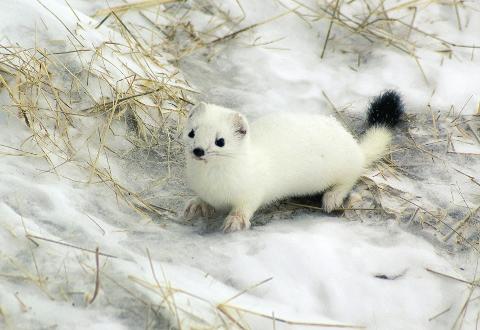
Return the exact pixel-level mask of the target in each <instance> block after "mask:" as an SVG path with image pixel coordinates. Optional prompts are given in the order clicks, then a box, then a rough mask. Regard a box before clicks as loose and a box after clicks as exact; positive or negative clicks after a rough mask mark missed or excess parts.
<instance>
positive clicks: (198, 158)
mask: <svg viewBox="0 0 480 330" xmlns="http://www.w3.org/2000/svg"><path fill="white" fill-rule="evenodd" d="M192 158H193V159H194V160H198V161H203V162H205V163H206V162H207V159H206V158H205V156H201V157H199V156H195V155H192Z"/></svg>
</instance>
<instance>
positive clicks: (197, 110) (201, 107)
mask: <svg viewBox="0 0 480 330" xmlns="http://www.w3.org/2000/svg"><path fill="white" fill-rule="evenodd" d="M206 108H207V104H206V103H205V102H200V103H197V104H196V105H195V106H194V107H193V108H192V109H190V112H189V114H188V118H192V117H193V116H194V115H195V114H199V113H202V112H204V111H205V109H206Z"/></svg>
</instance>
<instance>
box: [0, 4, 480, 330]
mask: <svg viewBox="0 0 480 330" xmlns="http://www.w3.org/2000/svg"><path fill="white" fill-rule="evenodd" d="M277 2H278V3H279V4H280V5H282V6H283V7H285V10H284V12H282V13H280V14H279V15H276V16H273V17H271V18H270V19H267V20H264V21H261V22H257V23H255V24H252V25H248V26H244V25H242V22H243V19H244V18H245V17H244V13H245V12H244V10H243V8H242V5H241V0H239V1H238V5H239V8H240V9H241V12H242V15H240V16H236V17H233V16H231V15H230V13H227V12H225V11H224V10H223V9H222V7H221V6H218V5H217V4H215V3H214V2H212V1H199V2H193V3H188V4H185V3H177V2H176V1H173V0H160V1H158V0H156V1H151V0H148V1H139V2H136V3H132V4H125V5H121V6H118V7H112V8H104V9H101V10H98V11H97V12H96V13H95V16H96V17H97V18H98V19H99V22H98V24H96V26H95V27H94V30H95V29H103V28H106V27H107V26H108V28H110V29H112V30H113V31H115V33H116V36H115V39H114V40H104V41H103V42H102V43H101V44H99V45H97V46H86V45H85V44H84V43H83V42H82V40H81V38H80V36H78V35H77V32H78V31H71V30H69V34H70V35H71V38H68V42H67V44H66V45H65V47H64V49H63V50H58V51H52V50H48V49H44V48H41V47H33V48H24V47H22V46H21V45H17V44H3V45H0V48H1V53H0V88H1V89H4V90H6V93H8V96H9V98H10V106H6V107H4V110H5V111H7V112H9V113H11V114H13V115H15V116H17V117H18V118H20V119H21V120H22V121H23V122H24V124H25V126H26V127H28V129H29V130H30V132H31V136H30V137H29V138H28V140H27V141H25V142H24V143H23V144H22V145H20V146H0V154H2V155H8V156H19V157H36V158H42V159H44V160H45V162H46V163H47V164H48V170H47V171H49V172H52V173H55V174H57V175H58V176H60V177H65V173H64V171H63V170H62V169H63V168H65V167H68V166H74V167H78V168H80V169H82V171H83V173H85V175H84V177H80V178H78V177H75V178H73V177H65V178H66V179H69V180H73V181H76V182H80V183H84V184H105V185H107V186H108V187H109V188H110V189H111V191H112V192H113V193H114V194H115V195H116V197H117V199H118V200H121V201H123V202H124V203H126V204H127V205H128V206H130V207H131V208H133V209H135V210H136V211H138V212H139V213H141V214H142V215H148V214H150V213H155V214H159V215H161V216H164V217H166V216H169V215H170V214H173V213H175V212H174V210H170V209H168V207H165V206H159V205H154V204H152V203H151V202H150V201H149V200H147V199H145V198H144V197H143V196H144V192H143V191H142V192H136V191H132V190H131V189H129V188H128V185H127V184H126V183H125V182H122V181H121V180H120V179H119V178H118V177H116V174H115V173H114V172H113V170H112V169H111V168H110V165H109V159H110V158H112V157H118V158H122V157H124V156H125V154H127V153H128V152H129V150H130V149H133V148H141V149H149V148H155V147H160V148H163V149H165V150H167V151H168V154H169V156H168V158H169V159H170V158H175V157H174V155H173V154H172V151H171V147H170V146H171V145H172V144H176V143H177V141H176V137H177V136H178V135H179V129H180V126H181V125H180V123H181V119H182V117H183V116H184V115H185V114H186V113H187V112H188V108H189V106H190V105H191V104H192V103H193V102H194V101H193V100H194V91H193V90H192V89H191V88H190V87H189V86H188V84H187V82H185V81H184V80H183V78H182V76H181V74H180V73H179V72H178V71H176V70H175V67H174V66H172V65H170V64H169V63H168V62H167V61H166V59H165V58H164V56H163V55H162V52H163V51H166V52H168V53H170V54H171V55H172V58H170V62H173V63H175V62H176V61H179V60H181V59H182V58H184V57H186V56H189V55H190V54H192V53H194V52H196V51H198V50H207V52H208V54H209V56H214V55H215V54H216V53H217V52H219V51H221V49H222V45H223V44H226V43H228V42H232V40H234V39H235V38H240V37H241V36H242V34H243V33H248V32H249V31H252V30H253V29H255V28H258V27H260V26H261V25H264V24H269V23H270V22H272V21H274V20H276V19H280V18H281V17H283V16H285V15H297V16H299V17H300V18H301V19H302V20H304V21H305V22H306V23H307V24H312V23H313V22H315V21H317V20H324V21H325V22H328V23H327V24H326V26H327V27H328V28H327V30H326V31H325V38H324V40H323V42H322V43H321V44H320V43H319V49H321V54H322V57H324V56H325V55H328V53H329V52H334V51H335V46H336V45H339V44H341V45H343V43H344V40H343V39H342V38H344V37H341V36H342V35H343V36H345V35H348V38H356V39H359V40H362V41H366V42H367V43H368V44H370V45H372V46H376V45H388V46H390V47H394V48H396V49H398V50H399V51H400V52H403V53H405V54H407V56H409V57H411V58H412V60H413V61H415V63H416V64H417V66H418V69H419V71H420V72H421V74H422V76H423V77H424V80H425V83H427V84H428V82H429V79H428V77H427V76H426V74H425V72H424V70H423V69H422V65H421V61H420V59H419V57H418V56H417V55H416V52H417V50H418V49H419V48H426V47H429V48H430V49H435V50H436V51H438V52H439V53H441V54H443V56H445V57H448V56H452V54H454V53H455V51H456V50H457V49H465V48H469V49H471V50H472V53H473V51H474V50H475V49H476V48H478V47H477V46H475V45H466V44H456V43H454V42H451V41H448V40H445V39H443V38H441V37H439V36H436V35H432V34H430V33H428V32H426V31H423V30H421V29H420V28H418V27H417V26H416V23H417V21H416V18H417V17H418V15H419V13H421V12H423V11H428V10H429V6H434V5H442V6H451V8H452V10H453V11H452V13H455V15H456V17H457V20H458V27H459V29H460V30H461V29H462V24H464V22H462V20H461V16H460V15H459V7H463V6H467V5H468V4H462V3H461V2H458V1H443V2H442V1H431V0H429V1H426V0H404V1H400V2H399V3H398V4H397V5H396V6H394V7H390V8H386V7H385V5H384V2H383V1H377V2H375V5H374V6H372V5H371V4H370V2H369V1H364V2H363V3H364V7H365V10H364V13H363V14H362V15H361V16H358V15H353V14H349V13H347V11H345V10H344V6H345V1H338V0H333V1H320V2H319V3H318V5H316V6H315V7H312V6H309V5H307V4H306V3H305V2H303V1H300V0H290V1H286V0H285V1H284V0H277ZM160 3H161V4H163V5H162V6H159V4H160ZM146 10H148V12H147V11H146ZM132 12H135V13H136V14H137V15H138V17H140V18H142V22H143V23H142V24H140V23H138V22H136V23H132V22H130V21H128V20H125V19H124V15H126V14H131V13H132ZM192 12H202V13H204V14H208V15H210V16H211V24H209V25H208V28H207V29H205V30H201V31H197V30H195V27H194V26H193V25H192V24H191V23H190V22H189V21H188V16H189V14H190V13H192ZM392 17H395V18H392ZM51 19H52V20H60V21H61V18H60V17H58V16H56V15H53V14H52V17H51ZM166 22H167V23H166ZM67 29H68V28H67ZM337 29H338V30H341V31H342V33H341V34H339V35H340V36H339V35H338V34H335V33H334V32H335V31H336V30H337ZM332 36H333V37H332ZM336 38H337V39H336ZM427 45H428V46H427ZM352 51H355V50H352ZM324 95H325V97H326V98H327V100H328V101H329V102H330V104H331V105H332V108H334V109H335V111H336V112H337V114H338V115H340V116H341V118H342V120H343V121H348V119H346V118H345V116H344V111H339V110H338V109H337V108H336V107H335V106H334V105H333V103H331V101H330V100H329V99H328V97H327V96H326V94H324ZM479 109H480V105H479ZM429 111H431V112H430V114H431V125H432V136H435V139H436V140H440V142H441V143H445V145H446V148H445V149H444V151H443V154H442V153H440V152H439V151H438V149H437V150H436V151H431V150H429V149H428V146H429V145H428V143H432V142H431V141H430V142H421V143H420V142H418V141H416V140H415V138H414V137H413V135H411V138H410V140H409V142H408V144H407V145H405V146H403V147H399V148H398V149H396V150H393V154H395V153H396V152H401V151H402V150H404V149H405V148H406V149H409V150H414V151H415V152H417V153H419V154H422V155H424V156H425V157H432V158H434V159H438V160H440V161H444V160H445V159H444V158H446V157H447V156H451V155H452V154H455V153H456V151H455V150H453V149H452V148H451V146H452V145H453V144H452V136H453V137H458V136H460V135H462V136H464V137H465V138H466V139H468V140H469V141H477V142H476V143H478V144H480V140H479V138H478V136H477V135H476V134H477V133H476V132H475V130H474V129H473V128H472V126H471V121H474V119H468V118H467V119H466V118H464V117H463V116H461V113H462V111H463V110H462V109H459V110H458V111H457V113H456V114H455V115H453V116H450V117H449V118H450V119H449V120H450V124H449V125H448V126H447V128H446V129H445V128H444V129H443V130H442V129H441V128H439V126H438V123H439V120H440V121H442V120H443V121H442V122H445V120H446V119H445V118H439V115H437V114H435V113H434V112H433V111H432V109H429ZM79 132H80V133H79ZM119 140H120V142H119ZM125 141H127V142H128V145H129V147H127V148H126V147H125V145H124V142H125ZM475 156H478V155H475ZM166 166H169V165H166ZM453 170H457V171H458V172H459V173H462V174H461V175H464V176H467V177H468V178H469V179H470V180H471V182H472V185H480V184H479V183H478V181H477V178H476V177H475V176H474V175H472V174H473V173H472V174H467V173H464V172H463V171H462V170H460V169H455V168H454V169H453ZM404 171H405V170H404V169H402V168H401V166H398V164H395V162H394V161H393V160H392V159H390V160H389V159H387V160H386V161H385V163H383V164H380V165H379V166H378V173H379V175H380V176H383V175H385V176H389V175H391V176H397V177H401V176H402V175H404ZM364 182H365V184H366V185H367V186H368V187H369V189H370V190H371V191H372V195H373V199H374V201H375V205H374V207H363V206H359V207H355V206H352V207H346V208H345V209H344V210H343V211H345V212H351V213H352V214H354V215H355V216H358V215H359V213H362V212H379V211H381V212H384V213H386V214H392V215H394V216H400V215H401V213H402V212H410V213H409V223H410V222H412V221H414V222H418V223H420V224H421V225H422V226H424V225H425V226H429V227H432V228H434V229H435V230H436V231H438V232H439V233H441V235H442V237H443V240H445V241H451V240H453V239H455V240H456V242H457V243H459V244H461V245H465V246H467V247H471V248H473V249H475V250H478V244H479V243H478V242H474V241H472V240H471V239H469V238H468V237H467V236H468V235H469V233H470V232H469V230H470V231H471V227H469V226H468V224H469V223H473V218H475V217H477V218H478V209H479V208H478V206H476V207H469V211H468V212H467V213H466V214H465V215H464V217H463V219H461V220H460V221H459V222H455V219H450V218H448V217H447V216H446V215H445V214H444V213H442V211H444V210H432V209H431V208H430V205H422V204H421V202H420V201H418V200H416V199H415V198H414V197H412V196H407V195H408V194H406V193H405V192H404V191H401V190H398V189H396V188H394V187H390V186H386V185H382V184H378V183H376V181H375V180H372V179H371V178H365V180H364ZM385 196H393V198H395V199H397V201H399V202H400V204H401V205H402V206H405V207H404V208H403V209H400V210H399V209H397V210H391V209H389V208H387V207H384V205H383V202H382V201H383V199H384V198H385ZM290 205H293V206H295V207H302V208H303V207H307V208H318V207H315V206H311V205H304V204H299V203H290ZM467 206H468V205H467ZM26 235H27V237H28V238H30V239H32V241H33V242H34V243H35V242H36V241H35V240H39V241H47V242H49V243H54V244H61V245H63V246H65V247H67V248H73V249H81V250H84V251H86V252H88V253H89V254H95V256H96V268H91V267H89V266H87V265H84V267H85V269H86V270H87V271H88V272H90V273H92V274H96V276H95V278H96V281H95V291H94V294H93V297H91V298H90V301H91V302H93V300H95V298H96V296H97V293H98V291H99V290H100V289H99V286H100V284H99V283H100V279H101V278H102V277H105V278H106V279H108V280H109V281H110V282H112V283H114V284H115V285H116V286H118V287H120V288H122V290H124V291H126V292H127V293H128V294H129V295H130V296H132V297H134V299H136V300H138V301H140V302H141V303H142V304H143V305H144V306H145V308H147V309H148V310H149V311H150V312H151V313H153V314H154V315H157V314H158V313H159V311H163V312H165V313H166V314H167V315H169V316H170V319H171V320H173V321H172V323H173V325H174V326H176V327H177V328H179V329H181V328H183V327H184V325H183V323H184V319H188V320H190V322H192V323H191V324H193V323H195V324H196V326H198V327H199V328H204V329H207V328H212V327H213V325H212V323H211V320H204V319H202V317H200V316H199V315H196V314H194V313H192V312H191V311H189V310H186V309H185V308H183V307H181V306H179V305H178V304H177V303H176V301H178V300H179V299H184V298H185V296H187V297H189V299H193V300H195V301H201V302H203V303H204V304H206V305H208V306H210V308H211V310H212V311H213V313H214V314H215V315H216V318H215V322H214V324H215V326H216V327H218V328H225V329H227V328H228V329H229V328H240V329H246V328H249V326H248V322H247V321H246V320H245V315H250V316H254V317H260V318H265V319H269V320H270V321H272V323H273V324H275V322H279V323H285V324H289V325H306V326H312V327H318V328H326V327H329V328H332V327H333V328H362V327H361V326H355V325H342V324H319V323H314V322H297V321H292V320H286V319H282V318H277V317H275V316H274V315H266V314H263V313H260V312H257V311H252V310H248V309H245V308H242V307H240V306H236V305H233V304H231V301H232V300H233V299H234V298H236V297H237V296H238V295H241V294H244V293H246V292H248V291H249V290H251V288H247V289H245V290H243V291H241V292H240V293H239V294H238V295H236V296H233V297H231V298H230V299H227V300H226V301H225V302H223V303H220V304H217V305H215V304H212V303H211V302H209V301H208V300H206V299H204V298H202V297H198V296H195V295H193V294H191V293H189V292H186V291H184V290H182V289H179V288H173V287H171V285H170V284H169V282H168V280H167V279H166V278H165V276H163V279H162V280H159V278H158V277H157V274H156V271H155V268H154V264H153V262H152V260H151V257H150V254H149V253H147V255H148V258H149V260H150V267H151V273H152V277H153V281H146V280H144V279H141V278H137V277H133V276H132V277H130V278H129V280H130V282H129V283H126V284H125V283H119V282H118V281H116V280H115V279H114V278H113V277H111V276H109V275H108V274H106V273H105V274H104V273H102V272H101V270H100V266H99V260H98V258H99V256H104V257H110V258H112V257H114V256H113V255H108V254H103V253H100V252H99V251H98V249H97V250H96V251H95V250H92V249H86V248H81V247H78V246H75V245H72V244H68V243H64V242H58V241H53V240H49V239H47V238H43V237H39V236H35V235H31V234H28V233H27V232H26ZM35 244H38V243H35ZM32 260H33V262H34V263H35V269H36V273H35V274H32V273H31V272H29V271H28V270H26V269H24V268H23V267H22V265H21V264H19V263H18V262H17V261H15V260H13V259H10V260H9V261H10V262H11V263H12V264H13V265H14V266H15V268H17V269H18V270H19V274H21V275H15V276H17V277H18V278H21V279H22V280H25V281H30V282H32V283H35V284H36V285H37V286H38V287H39V288H40V289H41V290H42V291H44V292H45V293H46V294H47V295H49V293H48V291H47V290H46V289H45V286H44V283H43V281H44V280H43V277H42V275H41V273H40V271H39V270H38V267H37V265H36V260H35V255H34V254H33V252H32ZM440 275H441V274H440ZM2 276H13V275H12V274H4V275H2V274H0V277H2ZM455 280H458V279H455ZM468 284H469V285H471V286H472V288H473V287H476V286H478V280H476V279H473V280H472V281H468ZM131 285H135V286H140V287H142V288H143V289H145V290H149V291H151V292H153V293H154V294H155V295H157V296H158V299H159V300H160V302H159V303H157V304H152V303H151V302H149V301H147V300H145V299H144V298H143V297H140V296H139V295H138V294H137V293H136V290H134V289H133V288H131V287H130V286H131ZM259 285H261V284H259ZM256 286H258V285H255V286H252V288H253V287H256ZM472 292H473V289H472ZM17 298H18V297H17ZM470 298H471V297H470V296H469V297H468V299H467V301H466V303H465V308H463V309H462V312H461V313H462V314H461V315H459V318H458V320H457V322H456V323H461V320H462V317H464V314H465V313H464V310H465V309H466V307H467V306H468V303H469V302H470V301H471V299H470ZM18 299H20V298H18ZM2 315H3V316H4V318H5V319H7V320H8V318H7V317H5V315H4V311H3V310H2V309H0V316H2ZM437 316H438V315H437ZM437 316H435V317H437ZM147 328H148V326H147Z"/></svg>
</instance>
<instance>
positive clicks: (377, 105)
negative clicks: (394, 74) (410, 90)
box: [367, 90, 405, 128]
mask: <svg viewBox="0 0 480 330" xmlns="http://www.w3.org/2000/svg"><path fill="white" fill-rule="evenodd" d="M404 112H405V105H404V103H403V101H402V98H401V96H400V94H398V93H397V92H396V91H394V90H387V91H384V92H382V93H381V94H380V95H378V96H377V97H375V98H374V99H373V101H372V102H371V103H370V106H369V107H368V111H367V125H368V127H371V126H386V127H389V128H393V127H395V126H396V125H397V124H398V123H399V122H400V120H401V118H402V116H403V113H404Z"/></svg>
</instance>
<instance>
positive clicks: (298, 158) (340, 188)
mask: <svg viewBox="0 0 480 330" xmlns="http://www.w3.org/2000/svg"><path fill="white" fill-rule="evenodd" d="M248 126H249V125H248V123H247V121H246V119H245V118H244V117H243V116H242V115H241V114H239V113H237V112H234V111H232V110H229V109H226V108H222V107H219V106H215V105H211V104H201V105H200V106H198V107H197V108H196V109H194V110H193V113H192V114H191V115H190V118H189V121H188V125H187V127H186V130H185V142H186V143H185V149H186V160H187V168H186V174H187V180H188V184H189V186H190V188H191V189H192V190H193V191H195V192H196V193H197V194H198V196H199V198H196V199H194V200H192V201H191V202H190V203H189V205H188V207H187V209H186V216H187V217H193V216H196V215H203V216H207V215H209V214H211V213H212V212H213V211H214V209H216V210H219V209H225V210H229V211H230V213H229V215H228V216H227V218H226V219H225V222H224V225H223V229H224V231H235V230H239V229H246V228H249V227H250V218H251V217H252V215H253V213H254V212H255V211H256V210H257V209H258V208H259V207H261V206H262V205H265V204H268V203H270V202H272V201H275V200H279V199H282V198H285V197H289V196H301V195H311V194H316V193H320V192H322V191H325V190H326V191H325V193H324V195H323V207H324V209H325V211H327V212H330V211H332V210H334V209H335V208H338V207H339V206H341V205H342V203H343V200H344V199H345V197H346V196H347V195H348V193H349V191H350V190H351V189H352V187H353V185H354V184H355V182H356V181H357V180H358V178H359V177H360V175H361V174H362V173H363V172H364V171H365V168H366V167H367V166H368V165H370V163H372V162H373V161H375V160H376V159H378V158H379V157H381V156H382V155H383V153H384V152H385V149H386V148H387V146H388V143H389V142H390V139H391V133H390V131H389V130H388V129H386V128H379V127H377V128H372V129H370V130H368V131H367V133H366V134H365V136H364V137H363V139H362V140H361V142H360V143H358V142H357V141H356V140H355V139H354V138H353V136H352V135H351V134H350V133H349V132H348V131H347V130H345V128H343V127H342V125H340V124H339V123H338V122H337V121H336V120H335V119H334V118H333V117H326V116H321V115H313V114H288V113H281V114H273V115H267V116H264V117H262V118H260V119H258V120H256V121H255V122H253V123H252V124H251V125H250V127H248ZM239 128H241V129H245V130H246V134H241V133H239V132H238V130H239ZM192 130H193V131H194V133H195V137H194V138H189V137H188V133H189V132H191V131H192ZM219 138H224V140H225V146H224V147H223V148H221V147H218V146H216V145H215V140H216V139H219ZM194 148H202V149H204V150H205V156H204V157H202V159H198V158H197V157H195V156H194V155H193V153H192V150H193V149H194Z"/></svg>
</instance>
